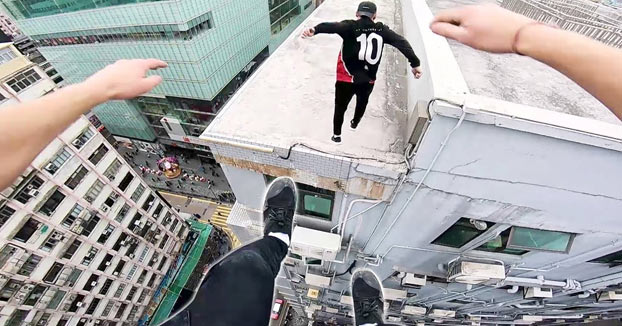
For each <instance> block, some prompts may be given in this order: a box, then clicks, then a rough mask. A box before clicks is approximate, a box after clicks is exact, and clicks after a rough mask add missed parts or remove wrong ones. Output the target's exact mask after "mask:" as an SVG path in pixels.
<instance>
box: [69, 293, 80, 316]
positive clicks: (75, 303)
mask: <svg viewBox="0 0 622 326" xmlns="http://www.w3.org/2000/svg"><path fill="white" fill-rule="evenodd" d="M82 305H84V295H82V294H78V295H77V296H76V297H75V299H73V301H72V302H71V305H70V306H69V310H67V311H68V312H76V311H78V308H80V307H82Z"/></svg>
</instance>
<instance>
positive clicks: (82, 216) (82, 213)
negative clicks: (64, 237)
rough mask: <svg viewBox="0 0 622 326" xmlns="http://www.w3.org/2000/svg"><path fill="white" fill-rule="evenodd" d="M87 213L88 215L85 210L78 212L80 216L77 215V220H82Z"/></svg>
mask: <svg viewBox="0 0 622 326" xmlns="http://www.w3.org/2000/svg"><path fill="white" fill-rule="evenodd" d="M87 213H88V211H87V210H86V209H85V210H82V211H81V212H80V214H78V219H82V218H84V217H85V216H86V214H87Z"/></svg>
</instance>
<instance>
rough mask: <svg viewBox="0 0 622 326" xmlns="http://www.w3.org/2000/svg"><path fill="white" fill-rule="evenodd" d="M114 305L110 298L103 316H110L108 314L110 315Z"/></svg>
mask: <svg viewBox="0 0 622 326" xmlns="http://www.w3.org/2000/svg"><path fill="white" fill-rule="evenodd" d="M113 306H114V301H112V300H109V301H108V303H107V304H106V307H105V308H104V311H102V317H108V315H110V311H111V310H112V307H113Z"/></svg>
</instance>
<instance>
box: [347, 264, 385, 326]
mask: <svg viewBox="0 0 622 326" xmlns="http://www.w3.org/2000/svg"><path fill="white" fill-rule="evenodd" d="M350 286H351V289H350V292H351V293H352V300H353V301H354V325H357V326H358V325H364V324H372V325H374V324H376V325H384V301H383V299H382V285H381V284H380V280H378V278H377V277H376V275H375V274H374V273H373V272H371V271H369V270H359V271H356V272H354V274H353V275H352V283H351V285H350Z"/></svg>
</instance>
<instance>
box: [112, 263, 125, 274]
mask: <svg viewBox="0 0 622 326" xmlns="http://www.w3.org/2000/svg"><path fill="white" fill-rule="evenodd" d="M123 267H125V260H119V262H118V263H117V267H115V269H114V272H113V273H112V274H113V275H115V273H116V275H115V276H117V275H119V274H121V271H123Z"/></svg>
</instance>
